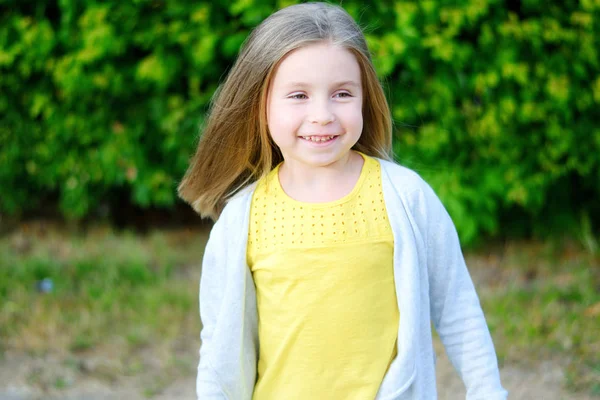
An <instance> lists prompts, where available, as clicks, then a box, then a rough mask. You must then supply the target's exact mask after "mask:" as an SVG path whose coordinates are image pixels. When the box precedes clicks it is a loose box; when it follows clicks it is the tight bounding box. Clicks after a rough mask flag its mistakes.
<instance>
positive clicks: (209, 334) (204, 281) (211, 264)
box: [196, 220, 227, 400]
mask: <svg viewBox="0 0 600 400" xmlns="http://www.w3.org/2000/svg"><path fill="white" fill-rule="evenodd" d="M220 221H221V220H218V221H217V222H216V223H215V225H214V226H213V228H212V230H211V233H210V236H209V239H208V242H207V244H206V248H205V250H204V257H203V260H202V272H201V277H200V319H201V321H202V330H201V332H200V339H201V342H202V343H201V345H200V361H199V364H198V375H197V378H196V394H197V396H198V399H202V400H205V399H206V400H223V399H226V398H227V397H226V396H225V394H224V393H223V391H222V389H221V387H222V386H221V385H220V384H219V382H218V377H217V375H216V372H215V370H214V369H213V368H212V366H211V362H210V359H211V349H212V338H213V333H214V330H215V326H216V324H217V320H218V318H219V314H220V312H219V311H220V309H221V306H222V304H223V290H222V288H223V287H224V286H225V280H226V269H225V268H224V263H223V262H222V261H223V260H219V257H220V255H221V254H223V253H222V252H219V251H218V249H217V243H219V244H220V245H221V246H222V245H223V243H224V242H223V241H222V240H220V239H219V238H220V236H221V234H220V232H221V230H222V227H221V225H222V223H220Z"/></svg>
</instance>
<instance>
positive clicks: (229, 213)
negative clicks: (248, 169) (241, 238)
mask: <svg viewBox="0 0 600 400" xmlns="http://www.w3.org/2000/svg"><path fill="white" fill-rule="evenodd" d="M256 185H257V182H254V183H251V184H250V185H248V186H246V187H244V188H243V189H241V190H240V191H238V192H237V193H236V194H234V195H233V196H232V197H231V198H230V199H228V200H227V203H225V207H224V208H223V211H221V215H219V219H218V220H217V221H237V222H238V223H239V222H240V221H242V220H243V218H244V216H245V215H246V210H247V208H248V207H249V205H250V201H251V200H252V194H253V193H254V190H255V189H256Z"/></svg>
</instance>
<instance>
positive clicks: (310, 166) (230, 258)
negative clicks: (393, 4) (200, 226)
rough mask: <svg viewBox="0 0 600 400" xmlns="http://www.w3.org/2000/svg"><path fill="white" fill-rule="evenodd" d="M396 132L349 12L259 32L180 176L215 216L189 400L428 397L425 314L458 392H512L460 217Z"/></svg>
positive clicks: (304, 7) (295, 18)
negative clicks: (397, 154)
mask: <svg viewBox="0 0 600 400" xmlns="http://www.w3.org/2000/svg"><path fill="white" fill-rule="evenodd" d="M391 137H392V126H391V118H390V111H389V109H388V106H387V103H386V100H385V96H384V93H383V90H382V88H381V85H380V83H379V82H378V80H377V76H376V74H375V71H374V69H373V65H372V63H371V58H370V55H369V51H368V49H367V45H366V42H365V38H364V36H363V34H362V33H361V31H360V29H359V27H358V26H357V25H356V23H355V22H354V21H353V20H352V18H351V17H350V16H349V15H348V14H347V13H346V12H345V11H344V10H343V9H342V8H340V7H337V6H333V5H328V4H324V3H308V4H301V5H295V6H290V7H287V8H284V9H282V10H280V11H278V12H276V13H274V14H273V15H271V16H270V17H269V18H267V19H266V20H265V21H264V22H263V23H262V24H260V25H259V26H258V27H257V28H256V29H255V30H254V31H253V32H252V34H251V35H250V37H249V39H248V41H247V42H246V43H245V45H244V47H243V49H242V51H241V54H240V56H239V58H238V60H237V62H236V63H235V65H234V67H233V69H232V70H231V72H230V73H229V75H228V77H227V79H226V81H225V83H224V84H223V85H222V87H221V88H220V90H219V91H218V93H217V94H216V95H215V98H214V102H213V105H212V109H211V111H210V116H209V118H208V121H207V125H206V127H205V129H204V133H203V136H202V139H201V141H200V144H199V146H198V149H197V151H196V154H195V156H194V157H193V159H192V162H191V166H190V168H189V170H188V171H187V173H186V175H185V177H184V179H183V181H182V183H181V185H180V187H179V192H180V195H181V197H182V198H183V199H185V200H186V201H188V202H189V203H190V204H192V206H193V207H194V209H195V210H196V211H197V212H199V213H200V214H201V215H202V216H210V217H213V218H214V219H216V220H217V221H216V224H215V225H214V227H213V230H212V232H211V234H210V239H209V241H208V244H207V247H206V253H205V256H204V260H203V267H202V278H201V283H200V314H201V319H202V322H203V328H202V332H201V339H202V346H201V349H200V364H199V366H198V378H197V394H198V398H199V399H202V400H206V399H231V400H238V399H239V400H241V399H255V400H267V399H277V400H281V399H286V400H289V399H303V400H305V399H358V400H364V399H390V400H391V399H414V400H424V399H425V400H428V399H435V398H437V394H436V383H435V354H434V351H433V347H432V337H431V325H430V324H431V321H433V323H434V325H435V327H436V330H437V331H438V333H439V335H440V337H441V339H442V341H443V343H444V345H445V348H446V351H447V353H448V355H449V357H450V359H451V361H452V362H453V364H454V366H455V367H456V369H457V370H458V372H459V373H460V375H461V377H462V379H463V381H464V383H465V385H466V388H467V398H468V399H473V400H475V399H485V400H495V399H505V398H506V395H507V393H506V391H505V390H504V389H503V388H502V386H501V384H500V379H499V374H498V366H497V360H496V355H495V351H494V347H493V344H492V340H491V338H490V334H489V331H488V328H487V326H486V322H485V319H484V316H483V313H482V310H481V307H480V305H479V301H478V298H477V295H476V293H475V290H474V288H473V284H472V282H471V279H470V277H469V274H468V272H467V269H466V267H465V264H464V261H463V257H462V254H461V250H460V246H459V242H458V238H457V235H456V231H455V229H454V225H453V224H452V222H451V220H450V217H449V216H448V214H447V213H446V211H445V210H444V208H443V206H442V205H441V203H440V201H439V200H438V198H437V197H436V195H435V194H434V192H433V191H432V190H431V188H430V187H429V186H428V185H427V184H426V183H425V182H424V181H423V180H421V178H420V177H419V176H418V175H417V174H416V173H414V172H412V171H410V170H409V169H407V168H404V167H401V166H399V165H397V164H394V163H393V162H392V161H391V156H390V153H391Z"/></svg>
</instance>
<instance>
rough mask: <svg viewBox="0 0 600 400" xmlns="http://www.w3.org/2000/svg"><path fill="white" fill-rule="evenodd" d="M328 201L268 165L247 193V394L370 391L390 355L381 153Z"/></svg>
mask: <svg viewBox="0 0 600 400" xmlns="http://www.w3.org/2000/svg"><path fill="white" fill-rule="evenodd" d="M363 157H364V158H365V164H364V166H363V168H362V172H361V175H360V178H359V180H358V182H357V184H356V185H355V187H354V189H353V191H352V192H351V193H350V194H348V195H347V196H345V197H343V198H342V199H339V200H337V201H334V202H328V203H318V204H314V203H303V202H298V201H296V200H294V199H292V198H290V197H289V196H287V195H286V194H285V192H284V191H283V189H282V188H281V186H280V184H279V178H278V170H279V168H275V169H274V170H273V171H271V172H270V173H269V175H268V176H266V177H265V178H264V179H262V180H261V181H260V182H259V183H258V186H257V188H256V191H255V193H254V195H253V198H252V210H251V215H250V230H249V237H248V265H249V266H250V269H251V271H252V274H253V277H254V282H255V285H256V293H257V306H258V335H259V343H260V345H259V348H260V351H259V359H258V381H257V383H256V386H255V389H254V400H268V399H276V400H280V399H286V400H294V399H298V400H300V399H302V400H305V399H334V400H335V399H344V400H346V399H360V400H364V399H373V398H375V395H376V394H377V391H378V389H379V386H380V385H381V382H382V380H383V376H384V375H385V373H386V371H387V368H388V367H389V364H390V362H391V361H392V359H393V358H394V357H395V355H396V338H397V333H398V323H399V312H398V306H397V301H396V292H395V288H394V274H393V236H392V231H391V226H390V224H389V221H388V219H387V213H386V209H385V203H384V199H383V193H382V189H381V170H380V165H379V163H378V162H377V161H376V160H375V159H372V158H370V157H367V156H365V155H363Z"/></svg>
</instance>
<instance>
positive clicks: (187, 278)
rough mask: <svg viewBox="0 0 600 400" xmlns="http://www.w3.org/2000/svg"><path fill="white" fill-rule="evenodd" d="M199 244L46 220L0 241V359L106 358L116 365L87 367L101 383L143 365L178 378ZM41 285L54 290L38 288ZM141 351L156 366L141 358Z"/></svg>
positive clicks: (193, 340)
mask: <svg viewBox="0 0 600 400" xmlns="http://www.w3.org/2000/svg"><path fill="white" fill-rule="evenodd" d="M205 240H206V232H203V231H189V230H185V229H182V230H177V231H164V232H155V233H150V234H147V235H144V236H139V235H135V234H133V233H130V232H123V233H115V232H114V231H112V230H111V229H108V228H106V227H100V228H92V229H89V230H88V231H87V232H85V234H84V233H83V232H80V233H77V232H73V231H72V230H65V229H62V228H60V227H55V226H50V225H48V224H46V223H36V224H29V225H23V226H21V227H20V229H18V230H17V231H15V232H12V233H10V234H8V235H5V236H2V237H0V304H1V309H0V343H2V347H3V348H0V353H3V351H6V350H11V351H18V352H24V353H27V354H29V355H32V356H34V357H42V356H44V355H47V354H49V353H51V354H60V355H62V356H63V357H64V358H68V357H69V356H70V355H76V356H81V357H82V358H86V357H90V356H91V355H102V356H103V357H108V358H111V359H114V360H116V361H115V363H113V364H112V365H111V366H108V367H103V366H102V365H100V366H94V367H93V368H88V370H93V373H94V374H95V375H97V376H99V377H101V378H105V379H107V380H111V379H113V378H115V377H116V376H118V375H120V374H121V373H128V372H130V373H139V372H147V370H148V369H149V367H148V366H149V365H152V366H153V368H154V369H155V370H161V372H162V373H163V374H165V375H166V376H167V377H168V376H169V375H168V374H166V370H167V369H169V368H170V369H171V370H172V372H173V374H179V375H180V372H181V371H180V369H181V367H180V364H181V363H182V361H181V360H180V358H181V357H184V358H185V357H186V356H185V354H186V353H187V354H188V355H189V357H188V359H187V361H183V363H184V364H185V365H188V364H191V363H192V362H195V361H196V360H195V357H196V355H197V351H196V350H197V346H198V344H199V343H198V342H199V340H198V333H199V329H200V321H199V317H198V306H197V291H198V281H199V277H200V266H201V259H202V254H203V248H204V243H205ZM44 279H46V280H50V282H51V283H52V290H50V291H43V290H40V282H41V281H42V280H44ZM46 282H48V281H46ZM182 342H184V343H187V345H185V344H184V345H182V344H181V343H182ZM188 345H189V347H188ZM147 351H150V352H151V353H152V354H153V360H152V361H149V362H148V361H147V360H143V359H144V357H145V356H144V355H143V353H144V352H147ZM146 358H148V357H146ZM156 358H159V360H158V361H157V360H156ZM192 359H193V360H192ZM193 368H194V367H193V365H191V368H190V371H193ZM51 384H53V385H54V387H56V388H61V387H64V386H65V385H66V382H65V381H64V380H62V379H57V380H56V381H55V382H53V383H51ZM153 384H154V385H155V386H156V385H157V383H153Z"/></svg>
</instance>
